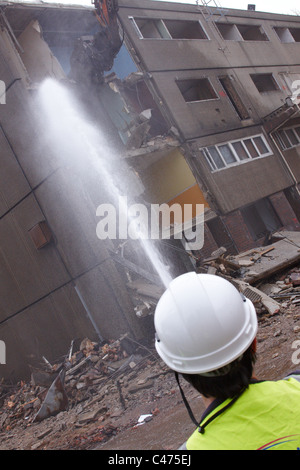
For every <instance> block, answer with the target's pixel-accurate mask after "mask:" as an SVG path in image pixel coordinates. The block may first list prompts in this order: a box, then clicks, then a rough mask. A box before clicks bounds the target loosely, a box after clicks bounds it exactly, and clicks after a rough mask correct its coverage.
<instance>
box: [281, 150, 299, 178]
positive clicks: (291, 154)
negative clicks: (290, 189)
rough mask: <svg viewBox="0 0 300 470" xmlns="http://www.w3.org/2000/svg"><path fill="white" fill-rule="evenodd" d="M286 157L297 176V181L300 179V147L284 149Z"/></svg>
mask: <svg viewBox="0 0 300 470" xmlns="http://www.w3.org/2000/svg"><path fill="white" fill-rule="evenodd" d="M283 154H284V157H285V158H286V161H287V162H288V164H289V166H290V168H291V170H292V172H293V174H294V176H295V178H296V179H297V181H298V182H299V181H300V165H299V158H300V148H299V146H298V147H294V148H292V149H289V150H284V151H283Z"/></svg>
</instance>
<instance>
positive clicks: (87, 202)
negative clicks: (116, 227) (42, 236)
mask: <svg viewBox="0 0 300 470" xmlns="http://www.w3.org/2000/svg"><path fill="white" fill-rule="evenodd" d="M98 187H99V191H100V195H101V194H102V191H101V184H100V182H99V181H98ZM92 188H94V186H93V184H92V181H90V186H87V185H86V186H85V185H84V184H83V182H82V179H81V178H80V176H79V175H78V174H76V173H75V172H74V171H72V170H71V169H70V168H62V169H60V170H59V171H57V172H56V173H55V174H53V175H52V176H51V177H49V178H48V179H47V180H46V181H45V182H44V183H43V184H42V185H41V186H40V187H39V188H38V189H37V190H36V196H37V198H38V200H39V203H40V204H41V206H42V208H43V211H44V213H45V214H46V216H47V220H48V222H49V224H50V226H51V228H52V230H53V233H54V234H55V238H56V241H57V248H58V250H59V252H60V253H61V255H62V257H63V259H64V261H65V263H66V265H67V267H68V270H69V271H70V273H71V274H72V276H73V277H77V276H78V275H80V274H82V273H83V272H85V271H87V270H89V269H91V268H92V267H94V266H96V265H97V264H99V263H101V262H102V261H103V260H105V259H107V258H108V253H107V249H106V248H107V245H106V243H105V241H102V240H99V239H98V238H97V234H96V227H97V219H96V208H97V206H96V205H94V204H93V202H92V198H91V192H92ZM101 197H103V195H102V196H101ZM101 197H100V196H99V198H98V200H97V202H96V204H97V205H99V204H101V202H103V201H102V200H101ZM105 202H108V201H107V200H105Z"/></svg>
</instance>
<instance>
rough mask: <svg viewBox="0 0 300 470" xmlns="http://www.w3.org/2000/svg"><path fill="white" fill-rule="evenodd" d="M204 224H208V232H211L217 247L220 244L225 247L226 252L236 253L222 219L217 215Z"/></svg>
mask: <svg viewBox="0 0 300 470" xmlns="http://www.w3.org/2000/svg"><path fill="white" fill-rule="evenodd" d="M206 225H207V226H208V228H209V230H210V233H211V234H212V236H213V238H214V240H215V242H216V244H217V245H218V247H219V248H220V247H221V246H224V248H226V249H227V253H229V254H231V255H234V254H236V253H237V250H236V248H235V245H234V243H233V241H232V239H231V237H230V236H229V234H228V231H227V230H226V228H225V226H224V224H223V222H222V220H221V219H220V218H219V217H216V218H215V219H212V220H208V221H207V222H206Z"/></svg>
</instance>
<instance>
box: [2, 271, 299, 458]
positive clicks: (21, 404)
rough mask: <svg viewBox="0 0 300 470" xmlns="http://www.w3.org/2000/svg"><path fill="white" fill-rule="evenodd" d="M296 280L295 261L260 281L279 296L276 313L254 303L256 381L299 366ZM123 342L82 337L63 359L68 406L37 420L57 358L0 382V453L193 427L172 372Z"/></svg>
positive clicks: (131, 444) (155, 439) (147, 351)
mask: <svg viewBox="0 0 300 470" xmlns="http://www.w3.org/2000/svg"><path fill="white" fill-rule="evenodd" d="M299 277H300V269H299V265H298V266H297V267H296V268H293V269H290V270H289V271H288V272H284V273H280V274H278V275H277V276H275V277H273V278H272V279H271V280H270V279H268V281H267V283H266V282H265V283H264V284H261V285H260V288H261V289H264V290H266V288H267V290H268V292H270V291H272V292H276V295H277V296H281V298H280V300H279V305H280V309H279V311H278V312H276V313H270V312H269V311H267V310H266V309H265V308H263V306H261V305H259V304H257V305H256V307H257V311H258V320H259V331H258V335H257V340H258V361H257V365H256V370H255V375H256V377H257V378H259V379H266V380H277V379H280V378H283V377H285V376H286V375H287V374H289V373H291V372H293V371H295V370H297V369H300V365H298V364H299V363H300V292H299V290H300V287H299ZM292 280H293V281H292ZM283 293H285V294H283ZM128 344H130V341H128V338H126V335H124V337H123V338H120V339H119V340H117V341H114V342H111V343H109V344H105V345H102V346H99V345H98V344H96V343H93V342H91V341H90V340H89V339H85V340H84V341H82V342H81V344H80V345H79V346H78V348H77V349H78V350H77V351H76V352H73V351H72V355H70V356H69V358H68V367H67V372H66V375H65V380H64V391H65V394H66V397H67V400H68V405H67V406H66V407H65V409H63V410H62V411H60V412H58V413H57V414H55V415H51V413H50V414H49V415H48V416H46V417H44V418H43V419H40V420H37V416H38V415H39V413H40V410H41V408H42V404H43V400H44V399H45V395H46V392H47V390H48V389H49V386H50V384H51V383H52V382H53V378H54V377H56V376H57V373H58V372H59V370H60V368H61V364H60V363H58V364H55V365H54V366H53V365H50V364H46V365H45V367H44V369H43V370H33V371H32V377H31V382H30V383H24V382H20V383H19V384H17V385H15V386H13V385H9V384H4V383H2V384H0V441H1V443H0V450H176V449H178V447H179V446H180V445H181V444H182V443H183V442H185V440H186V439H187V437H188V436H189V435H190V434H191V433H192V432H193V429H194V425H193V424H192V422H191V421H190V418H189V416H188V413H187V411H186V409H185V406H184V404H183V402H182V399H181V395H180V392H179V389H178V386H177V384H176V380H175V377H174V374H173V373H172V372H171V371H170V370H168V368H167V367H166V366H165V365H164V364H163V363H162V361H161V360H160V359H159V357H158V356H157V354H156V352H155V349H154V347H153V345H152V346H151V345H150V346H148V347H145V346H142V345H139V344H135V347H134V348H133V349H132V350H131V351H130V348H129V349H128ZM126 350H127V351H126ZM128 350H129V352H128ZM182 385H183V389H184V391H185V394H186V396H187V398H188V400H189V402H190V404H191V407H192V409H193V411H194V414H195V416H197V417H199V420H200V417H201V414H202V412H203V411H204V406H203V402H202V399H201V397H199V396H198V394H197V392H196V391H195V390H193V389H192V388H191V386H190V385H188V384H187V383H185V382H184V381H183V380H182Z"/></svg>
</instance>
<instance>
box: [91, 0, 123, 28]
mask: <svg viewBox="0 0 300 470" xmlns="http://www.w3.org/2000/svg"><path fill="white" fill-rule="evenodd" d="M92 3H93V5H94V6H95V10H96V13H95V14H96V17H97V19H98V21H99V23H100V24H101V26H103V27H109V25H110V23H111V22H112V21H113V22H114V21H115V19H116V14H117V11H118V9H119V7H118V1H117V0H92Z"/></svg>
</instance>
